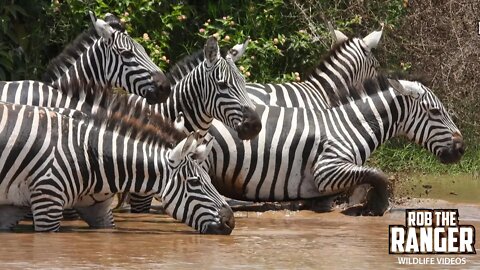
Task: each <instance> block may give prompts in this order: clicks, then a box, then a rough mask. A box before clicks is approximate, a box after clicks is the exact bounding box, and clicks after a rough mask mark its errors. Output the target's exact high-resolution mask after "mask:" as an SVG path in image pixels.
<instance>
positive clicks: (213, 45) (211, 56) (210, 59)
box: [203, 36, 220, 66]
mask: <svg viewBox="0 0 480 270" xmlns="http://www.w3.org/2000/svg"><path fill="white" fill-rule="evenodd" d="M203 53H204V54H205V60H206V61H207V65H208V66H211V65H213V63H215V61H217V60H218V59H220V48H219V47H218V42H217V39H216V38H215V37H214V36H210V37H209V38H208V39H207V42H206V43H205V47H204V48H203Z"/></svg>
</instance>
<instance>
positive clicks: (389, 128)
mask: <svg viewBox="0 0 480 270" xmlns="http://www.w3.org/2000/svg"><path fill="white" fill-rule="evenodd" d="M404 107H405V99H404V98H403V97H401V96H398V95H396V94H395V93H394V92H393V90H391V89H390V90H386V91H384V92H380V93H378V94H376V95H374V96H372V97H368V98H363V99H361V100H356V101H355V102H351V103H349V104H346V105H342V106H339V107H335V108H333V109H332V111H331V113H330V114H329V115H330V116H329V117H331V118H332V120H331V122H332V123H336V124H337V125H338V128H339V132H338V133H337V136H340V137H338V139H337V140H338V141H339V143H340V144H342V145H343V147H346V148H348V149H350V150H351V151H352V154H354V155H353V158H354V160H353V162H355V163H356V164H364V163H365V162H366V160H367V159H368V157H369V156H370V155H371V154H372V152H373V151H375V150H376V149H377V148H378V147H379V146H380V145H382V144H383V143H385V142H386V141H388V140H389V139H391V138H393V137H396V136H397V135H399V131H400V129H401V122H402V119H403V118H404V116H403V115H404V109H403V108H404Z"/></svg>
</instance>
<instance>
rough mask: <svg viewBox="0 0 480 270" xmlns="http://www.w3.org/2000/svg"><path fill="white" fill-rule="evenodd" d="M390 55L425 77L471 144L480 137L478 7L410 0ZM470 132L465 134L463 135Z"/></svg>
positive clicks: (463, 0) (472, 2) (468, 2)
mask: <svg viewBox="0 0 480 270" xmlns="http://www.w3.org/2000/svg"><path fill="white" fill-rule="evenodd" d="M410 2H411V5H410V7H409V10H408V14H407V16H406V18H405V19H404V21H403V24H402V26H401V27H400V28H399V29H397V30H396V32H395V36H394V38H393V40H394V41H396V45H395V46H394V47H396V48H394V51H397V52H402V58H403V60H404V61H405V62H409V63H411V64H412V68H411V70H410V73H413V74H423V75H424V76H425V78H427V84H428V85H429V86H430V87H431V88H432V89H433V90H434V91H435V92H436V93H437V95H438V96H440V98H441V100H442V101H443V102H444V104H445V105H446V106H447V107H448V108H449V109H450V110H451V112H452V114H453V117H454V121H455V122H456V123H457V124H458V125H459V126H460V129H461V130H463V131H464V135H466V137H467V138H468V139H470V140H472V143H474V144H477V142H476V141H473V140H475V139H478V138H480V61H479V60H480V57H479V56H480V35H479V21H480V3H479V2H478V1H476V0H460V1H458V0H449V1H432V0H427V1H410ZM465 133H468V134H465Z"/></svg>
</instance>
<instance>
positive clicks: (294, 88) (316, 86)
mask: <svg viewBox="0 0 480 270" xmlns="http://www.w3.org/2000/svg"><path fill="white" fill-rule="evenodd" d="M332 33H334V35H333V36H334V38H335V39H336V45H335V46H333V49H332V50H331V52H330V53H329V56H327V57H326V60H325V61H323V62H321V63H320V64H319V66H318V67H317V68H316V69H315V72H314V73H313V74H312V75H311V76H310V78H309V79H308V80H307V81H305V82H301V83H287V84H258V83H247V84H246V88H247V92H248V95H249V97H250V98H251V99H252V100H253V101H254V103H256V104H261V105H262V104H263V105H272V106H286V107H306V108H312V109H326V108H330V107H332V106H336V105H339V102H340V101H339V96H342V94H343V100H342V102H346V101H345V100H348V98H346V97H347V95H346V93H342V92H341V89H343V88H347V86H349V85H357V86H358V85H359V84H360V83H361V82H363V80H364V79H365V78H372V77H374V76H376V74H377V72H376V68H377V67H378V66H379V64H378V61H377V60H376V59H375V57H374V55H373V54H372V53H371V49H373V48H376V47H377V45H378V43H379V41H380V39H381V37H382V34H383V28H382V30H380V31H373V32H372V33H371V34H369V35H367V36H366V37H365V38H363V39H359V38H353V39H349V38H347V37H346V35H344V34H343V33H342V32H340V31H338V30H334V31H332ZM249 40H250V39H249V38H247V40H246V41H245V42H244V43H242V44H237V45H235V46H234V47H233V48H232V50H231V52H232V53H231V54H232V57H234V58H235V60H238V59H239V58H241V57H242V56H243V54H244V52H245V51H246V48H247V46H248V44H249ZM189 60H190V61H189V63H186V64H183V65H181V66H180V67H179V68H176V69H175V70H174V71H172V72H170V74H169V75H170V76H171V77H173V78H177V77H179V78H182V77H183V76H184V75H185V74H187V73H188V72H190V71H191V70H192V69H193V67H194V66H196V64H198V63H201V62H202V61H203V58H202V55H201V54H193V55H192V56H191V57H190V59H189ZM320 82H322V83H320ZM357 88H358V87H357ZM339 89H340V90H339ZM337 93H338V94H337ZM358 93H360V91H358ZM289 95H291V96H289ZM262 120H263V119H262ZM262 122H263V123H262V124H265V121H262ZM214 125H215V126H221V124H220V123H218V122H214ZM279 128H280V127H279ZM271 150H272V151H276V149H271ZM266 151H269V149H267V150H266ZM269 154H270V155H275V153H269ZM233 155H235V153H233ZM225 166H226V165H225ZM130 204H131V207H132V208H131V209H132V211H133V212H148V209H149V207H150V200H149V199H148V198H141V196H136V195H135V194H132V196H131V199H130Z"/></svg>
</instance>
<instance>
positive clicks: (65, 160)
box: [0, 90, 234, 234]
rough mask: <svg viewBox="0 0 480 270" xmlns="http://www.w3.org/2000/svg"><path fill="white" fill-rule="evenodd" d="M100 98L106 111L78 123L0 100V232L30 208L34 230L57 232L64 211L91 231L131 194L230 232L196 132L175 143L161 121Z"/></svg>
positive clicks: (200, 226)
mask: <svg viewBox="0 0 480 270" xmlns="http://www.w3.org/2000/svg"><path fill="white" fill-rule="evenodd" d="M95 91H98V90H95ZM100 94H102V92H98V93H97V94H96V99H103V100H107V101H108V104H107V105H106V110H104V109H99V110H97V112H96V113H94V114H91V115H90V116H89V117H83V118H82V115H81V114H73V115H74V117H70V116H69V115H72V114H71V113H70V112H69V111H68V110H66V109H65V110H62V111H63V112H57V111H58V109H57V110H51V109H48V108H43V107H35V106H28V105H16V104H11V103H0V115H1V117H0V134H1V135H2V136H1V138H0V149H1V151H0V153H1V155H0V164H1V166H0V167H1V169H0V175H2V178H1V182H0V217H2V218H1V219H0V229H11V228H12V227H13V226H14V225H15V224H16V223H17V222H18V220H19V219H21V217H22V216H23V214H25V213H26V211H28V210H29V209H30V208H31V210H32V212H33V216H34V225H35V230H36V231H56V230H58V229H59V227H60V220H61V218H62V210H63V209H64V208H68V207H74V208H75V209H76V210H77V211H78V212H79V214H80V216H81V217H82V218H83V219H84V220H85V221H86V222H87V223H88V224H89V225H90V226H92V227H111V226H113V218H112V214H111V211H110V210H109V207H110V204H111V198H112V196H113V195H114V194H115V193H117V192H125V191H129V192H135V193H139V194H144V195H150V194H157V195H158V196H159V197H160V198H162V200H163V201H164V203H165V206H166V211H167V213H169V214H171V215H172V216H173V217H174V218H176V219H178V220H180V221H182V222H184V223H186V224H188V225H189V226H191V227H193V228H195V229H196V230H198V231H200V232H202V233H220V234H229V233H230V232H231V231H232V229H233V227H234V220H233V212H232V211H231V209H230V208H229V207H228V205H227V204H226V202H225V201H224V199H223V197H222V196H221V195H220V194H218V192H217V191H216V189H215V188H214V187H213V186H212V184H211V180H210V179H209V176H208V174H207V173H206V172H205V171H204V170H203V169H202V168H201V167H200V166H199V165H198V162H200V161H202V160H201V158H204V157H205V156H206V155H207V154H208V153H205V151H206V149H209V147H206V146H203V145H197V140H196V139H195V137H196V136H197V135H195V134H190V135H189V136H188V137H187V138H185V139H181V138H183V137H185V135H184V134H183V133H182V132H179V131H177V130H176V129H174V128H173V126H171V123H170V122H165V121H164V120H163V119H162V118H161V117H151V118H149V117H143V118H142V117H139V116H141V115H146V114H148V111H145V110H144V109H143V108H142V107H140V106H134V104H132V103H131V102H130V101H128V99H127V97H125V96H121V95H110V94H107V93H106V92H104V93H103V94H105V95H107V96H108V97H104V96H101V95H100ZM98 103H101V101H98ZM177 143H178V145H176V146H175V147H174V145H175V144H177Z"/></svg>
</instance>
